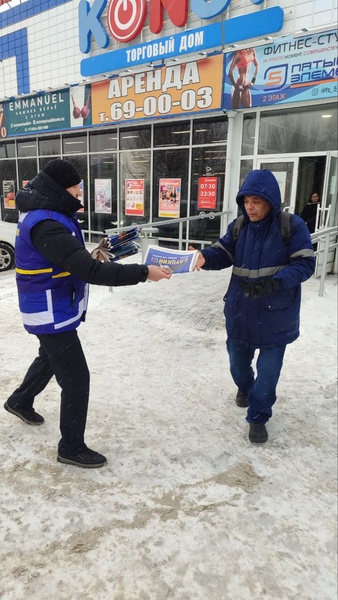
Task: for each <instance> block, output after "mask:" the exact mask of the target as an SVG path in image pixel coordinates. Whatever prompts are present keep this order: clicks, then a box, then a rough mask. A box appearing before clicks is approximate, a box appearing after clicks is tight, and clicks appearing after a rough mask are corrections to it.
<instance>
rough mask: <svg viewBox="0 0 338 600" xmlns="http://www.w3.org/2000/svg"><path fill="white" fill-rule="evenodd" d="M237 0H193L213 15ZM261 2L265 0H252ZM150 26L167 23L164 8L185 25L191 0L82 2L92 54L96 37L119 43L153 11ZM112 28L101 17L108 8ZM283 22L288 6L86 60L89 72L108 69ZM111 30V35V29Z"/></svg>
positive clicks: (84, 37) (84, 48)
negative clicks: (91, 3) (285, 8)
mask: <svg viewBox="0 0 338 600" xmlns="http://www.w3.org/2000/svg"><path fill="white" fill-rule="evenodd" d="M231 1H232V0H212V1H211V2H208V3H206V2H205V1H204V0H191V1H190V8H191V10H192V12H194V13H195V14H196V16H198V17H200V18H201V19H203V20H208V19H211V18H214V17H216V16H217V15H220V14H222V13H224V12H225V11H226V10H227V9H228V7H229V6H230V4H231ZM250 1H251V3H252V4H254V5H260V4H262V2H263V1H264V0H250ZM148 4H149V29H150V31H151V32H152V33H154V34H158V33H160V32H161V30H162V27H163V9H165V10H166V12H167V15H168V17H169V19H170V21H171V22H172V24H173V25H174V26H175V27H178V28H180V27H184V26H185V25H186V23H187V20H188V12H189V0H150V2H149V3H148V2H147V0H110V1H109V3H108V2H107V0H96V1H95V2H94V4H93V5H92V6H90V5H89V3H88V2H87V0H80V3H79V44H80V50H81V52H82V53H84V54H88V53H89V52H90V50H91V44H92V41H94V40H95V42H96V43H97V45H98V46H99V47H100V48H103V49H105V48H108V46H109V44H110V36H111V37H112V38H114V39H115V40H117V41H118V42H120V43H128V44H129V43H130V41H131V40H134V39H135V38H136V37H137V36H138V35H139V33H140V32H141V30H142V28H143V26H144V23H145V19H146V16H147V13H148ZM106 8H107V11H106V15H105V16H106V21H107V29H106V28H105V26H104V25H103V23H102V21H101V17H102V16H103V13H104V11H105V9H106ZM283 23H284V12H283V10H282V8H280V7H279V6H275V7H271V8H265V9H263V10H259V11H257V12H252V13H250V14H245V15H242V16H238V17H234V18H231V19H227V20H226V21H225V22H224V23H223V22H218V23H212V24H210V25H206V26H202V27H199V28H197V29H193V30H190V31H189V32H187V31H183V32H182V33H176V34H174V35H170V36H168V37H165V38H162V39H160V40H159V39H156V40H151V41H149V42H146V43H142V44H137V45H135V46H130V45H128V47H127V48H122V49H119V50H115V51H108V52H106V53H104V54H100V55H97V56H90V57H88V58H85V59H83V60H82V62H81V73H82V75H83V76H84V77H87V76H91V75H98V74H100V73H107V72H110V71H115V70H118V69H124V68H127V67H130V66H135V65H139V64H144V63H146V62H148V63H149V62H154V61H155V62H156V61H161V60H163V59H168V58H172V57H176V56H184V55H186V54H191V53H193V52H196V51H199V52H200V51H201V50H208V49H211V48H217V47H220V46H223V45H224V44H230V43H234V42H238V41H244V40H246V39H251V38H253V37H259V36H264V35H268V34H271V33H275V32H278V31H280V30H281V29H282V27H283ZM109 34H110V35H109Z"/></svg>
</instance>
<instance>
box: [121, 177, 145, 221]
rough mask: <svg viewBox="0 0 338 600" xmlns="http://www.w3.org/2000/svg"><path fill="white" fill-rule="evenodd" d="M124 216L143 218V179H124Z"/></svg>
mask: <svg viewBox="0 0 338 600" xmlns="http://www.w3.org/2000/svg"><path fill="white" fill-rule="evenodd" d="M125 190H126V204H125V214H126V215H138V216H139V217H143V216H144V179H126V181H125Z"/></svg>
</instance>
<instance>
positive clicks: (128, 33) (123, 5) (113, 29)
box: [107, 0, 147, 42]
mask: <svg viewBox="0 0 338 600" xmlns="http://www.w3.org/2000/svg"><path fill="white" fill-rule="evenodd" d="M146 16H147V0H110V4H109V7H108V12H107V25H108V29H109V31H110V33H111V34H112V36H113V37H114V38H115V39H116V40H118V41H119V42H129V40H132V39H134V38H135V37H136V36H137V35H138V34H139V33H140V31H141V29H142V27H143V25H144V21H145V18H146Z"/></svg>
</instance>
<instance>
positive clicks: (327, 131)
mask: <svg viewBox="0 0 338 600" xmlns="http://www.w3.org/2000/svg"><path fill="white" fill-rule="evenodd" d="M336 148H337V108H336V107H334V106H332V105H331V104H330V105H323V106H320V107H316V108H311V107H307V108H306V109H304V108H297V109H291V110H290V109H288V110H283V111H282V110H276V111H271V112H263V113H262V114H261V121H260V132H259V148H258V153H259V154H284V153H299V152H318V151H327V150H336Z"/></svg>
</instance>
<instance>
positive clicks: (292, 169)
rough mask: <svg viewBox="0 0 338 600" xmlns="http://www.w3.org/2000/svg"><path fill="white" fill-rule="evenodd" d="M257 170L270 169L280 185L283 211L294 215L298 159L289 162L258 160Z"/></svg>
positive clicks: (288, 160)
mask: <svg viewBox="0 0 338 600" xmlns="http://www.w3.org/2000/svg"><path fill="white" fill-rule="evenodd" d="M257 168H258V169H269V171H272V173H273V174H274V176H275V177H276V179H277V181H278V184H279V188H280V192H281V197H282V210H285V211H288V212H291V213H294V212H295V205H296V188H297V172H298V158H291V159H289V158H288V159H287V160H280V159H276V160H274V159H270V160H269V161H266V160H262V159H258V161H257Z"/></svg>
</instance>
